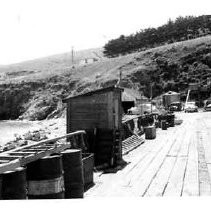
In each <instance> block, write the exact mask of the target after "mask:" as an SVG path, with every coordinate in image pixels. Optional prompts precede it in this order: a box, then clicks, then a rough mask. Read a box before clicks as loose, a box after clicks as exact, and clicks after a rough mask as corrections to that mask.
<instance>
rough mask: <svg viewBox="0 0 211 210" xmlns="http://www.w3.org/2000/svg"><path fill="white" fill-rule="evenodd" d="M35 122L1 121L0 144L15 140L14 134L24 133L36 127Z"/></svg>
mask: <svg viewBox="0 0 211 210" xmlns="http://www.w3.org/2000/svg"><path fill="white" fill-rule="evenodd" d="M35 126H36V127H37V125H35V123H33V122H30V121H12V120H7V121H0V145H3V144H5V143H7V142H8V141H11V140H14V134H20V135H21V134H24V133H26V132H28V131H29V130H31V129H34V128H35Z"/></svg>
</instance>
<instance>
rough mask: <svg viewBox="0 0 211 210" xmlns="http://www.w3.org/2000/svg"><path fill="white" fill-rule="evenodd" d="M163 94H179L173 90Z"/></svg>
mask: <svg viewBox="0 0 211 210" xmlns="http://www.w3.org/2000/svg"><path fill="white" fill-rule="evenodd" d="M163 95H179V93H177V92H174V91H168V92H167V93H165V94H163Z"/></svg>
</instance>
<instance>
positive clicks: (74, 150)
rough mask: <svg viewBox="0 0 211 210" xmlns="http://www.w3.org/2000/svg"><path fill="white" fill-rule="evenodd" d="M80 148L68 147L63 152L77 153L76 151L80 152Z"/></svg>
mask: <svg viewBox="0 0 211 210" xmlns="http://www.w3.org/2000/svg"><path fill="white" fill-rule="evenodd" d="M80 151H81V150H80V149H67V150H65V151H63V152H62V154H66V153H76V152H80Z"/></svg>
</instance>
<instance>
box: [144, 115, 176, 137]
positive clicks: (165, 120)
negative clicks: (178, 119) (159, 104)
mask: <svg viewBox="0 0 211 210" xmlns="http://www.w3.org/2000/svg"><path fill="white" fill-rule="evenodd" d="M174 119H175V115H174V114H166V115H158V116H157V119H156V121H155V125H150V126H147V127H145V128H144V133H145V139H155V138H156V128H158V127H159V128H161V129H162V130H167V128H168V127H174Z"/></svg>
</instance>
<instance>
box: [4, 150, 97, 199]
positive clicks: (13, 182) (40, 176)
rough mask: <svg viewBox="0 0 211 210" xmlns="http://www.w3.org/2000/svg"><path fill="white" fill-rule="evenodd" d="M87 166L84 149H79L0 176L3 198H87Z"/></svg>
mask: <svg viewBox="0 0 211 210" xmlns="http://www.w3.org/2000/svg"><path fill="white" fill-rule="evenodd" d="M86 161H87V158H86ZM91 167H92V165H91V166H90V170H89V171H88V172H89V179H88V180H87V181H89V182H93V174H92V173H93V168H91ZM84 169H85V168H84V167H83V161H82V152H81V150H78V149H68V150H66V151H64V152H62V153H61V154H54V155H51V156H47V157H44V158H41V159H39V160H37V161H35V162H32V163H29V164H28V165H27V166H26V167H25V168H24V167H20V168H17V169H16V170H15V171H7V172H5V173H3V174H1V175H0V199H3V200H9V199H64V198H83V194H84V186H85V178H84ZM86 170H87V169H86ZM85 173H86V171H85ZM86 184H87V183H86Z"/></svg>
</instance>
